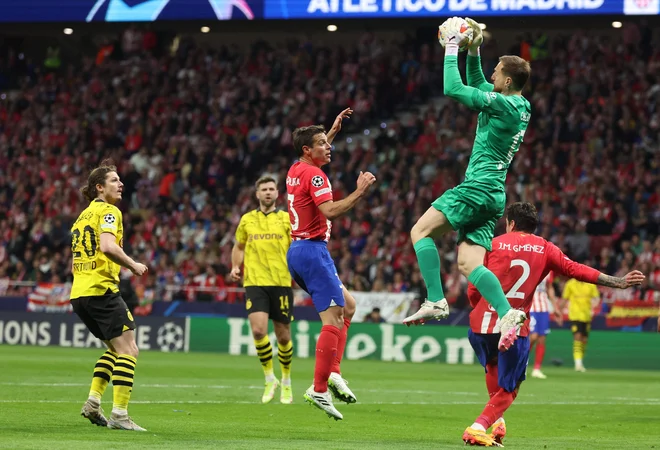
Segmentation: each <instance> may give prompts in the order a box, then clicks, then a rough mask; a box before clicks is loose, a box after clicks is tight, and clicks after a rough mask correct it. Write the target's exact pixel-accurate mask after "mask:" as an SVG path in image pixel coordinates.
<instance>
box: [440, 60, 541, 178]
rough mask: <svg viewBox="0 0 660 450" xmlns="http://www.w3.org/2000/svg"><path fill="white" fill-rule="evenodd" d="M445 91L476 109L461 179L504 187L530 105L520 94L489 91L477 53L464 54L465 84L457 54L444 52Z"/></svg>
mask: <svg viewBox="0 0 660 450" xmlns="http://www.w3.org/2000/svg"><path fill="white" fill-rule="evenodd" d="M444 76H445V83H444V84H445V95H447V96H448V97H451V98H454V99H456V100H458V101H459V102H460V103H462V104H464V105H466V106H468V107H470V108H472V109H476V110H478V111H480V113H479V118H478V124H477V134H476V138H475V140H474V146H473V147H472V155H471V156H470V163H469V165H468V168H467V171H466V172H465V181H464V183H477V184H487V185H489V186H488V187H489V188H491V189H492V188H496V189H501V190H504V184H505V181H506V173H507V170H508V169H509V165H510V164H511V161H512V160H513V155H515V153H516V152H517V151H518V150H519V149H520V144H521V143H522V141H523V136H524V135H525V130H526V129H527V125H528V124H529V120H530V117H531V106H530V104H529V102H528V101H527V99H526V98H524V97H523V96H521V95H503V94H500V93H496V92H493V85H492V84H490V83H488V82H487V81H486V78H485V77H484V74H483V72H482V70H481V59H480V58H479V57H478V56H469V55H468V57H467V82H468V85H469V86H465V85H464V84H463V82H462V81H461V75H460V73H459V71H458V58H457V57H456V56H449V55H448V56H445V66H444Z"/></svg>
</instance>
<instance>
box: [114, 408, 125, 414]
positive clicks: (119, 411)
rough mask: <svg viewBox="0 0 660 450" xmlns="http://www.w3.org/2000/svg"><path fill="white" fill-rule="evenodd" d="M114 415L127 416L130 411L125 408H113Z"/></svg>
mask: <svg viewBox="0 0 660 450" xmlns="http://www.w3.org/2000/svg"><path fill="white" fill-rule="evenodd" d="M112 415H113V416H127V415H128V411H126V410H125V409H119V408H112Z"/></svg>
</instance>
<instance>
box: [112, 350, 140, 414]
mask: <svg viewBox="0 0 660 450" xmlns="http://www.w3.org/2000/svg"><path fill="white" fill-rule="evenodd" d="M136 364H137V359H135V358H133V357H132V356H130V355H118V356H117V362H116V363H115V370H113V371H112V386H113V388H112V393H113V398H112V412H113V413H119V414H122V413H125V412H126V410H127V409H128V402H129V400H130V399H131V393H132V392H133V377H134V376H135V365H136Z"/></svg>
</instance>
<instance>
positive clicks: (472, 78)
mask: <svg viewBox="0 0 660 450" xmlns="http://www.w3.org/2000/svg"><path fill="white" fill-rule="evenodd" d="M465 21H466V22H467V23H468V25H469V26H470V28H472V33H473V38H472V43H471V44H470V46H469V47H468V56H467V63H466V70H465V74H466V76H467V84H468V86H472V87H474V88H477V89H479V90H480V91H485V92H492V91H493V85H492V84H491V83H489V82H488V81H486V77H485V76H484V71H483V70H482V68H481V56H480V53H479V47H480V46H481V44H482V43H483V41H484V35H483V32H482V31H481V27H480V26H479V24H478V23H477V22H476V21H474V20H472V19H470V18H469V17H466V18H465Z"/></svg>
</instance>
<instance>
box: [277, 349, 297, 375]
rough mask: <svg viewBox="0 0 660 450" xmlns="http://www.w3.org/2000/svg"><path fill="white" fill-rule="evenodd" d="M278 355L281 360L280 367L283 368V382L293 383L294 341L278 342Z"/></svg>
mask: <svg viewBox="0 0 660 450" xmlns="http://www.w3.org/2000/svg"><path fill="white" fill-rule="evenodd" d="M277 356H278V359H279V360H280V368H281V369H282V383H283V384H290V383H291V360H292V359H293V342H291V341H289V342H287V343H286V344H284V345H282V344H280V343H279V342H278V343H277Z"/></svg>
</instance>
